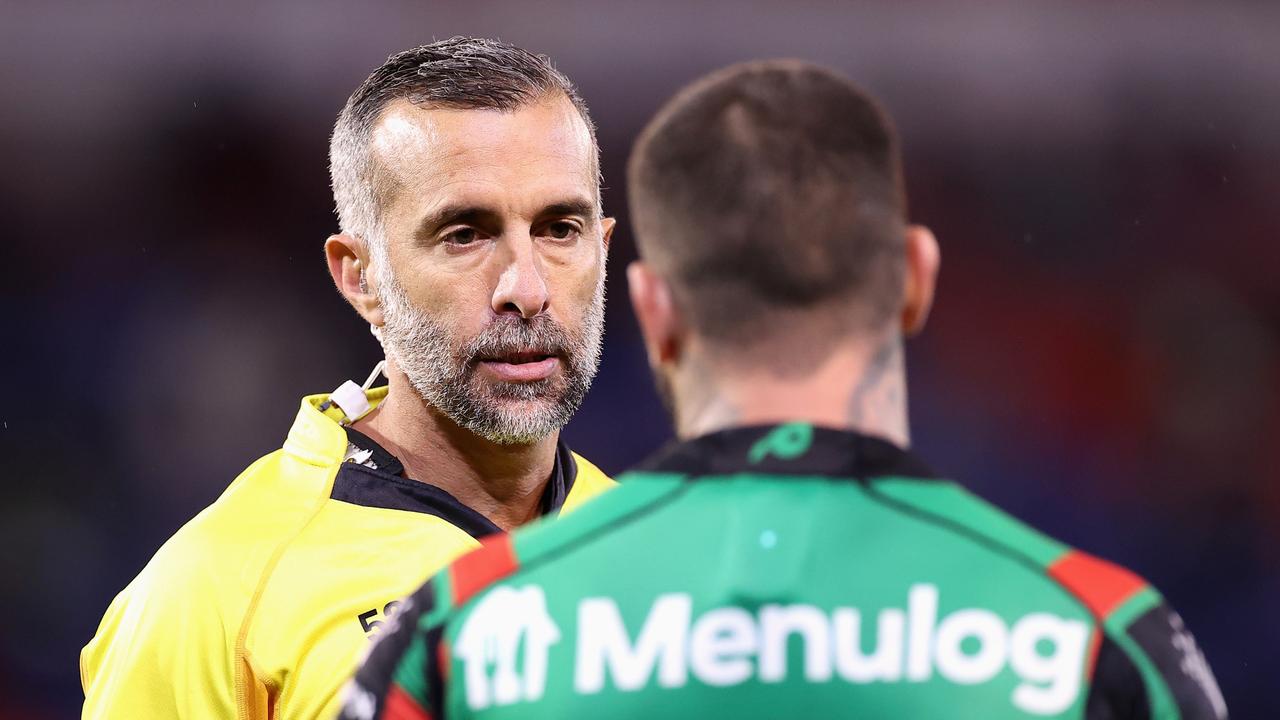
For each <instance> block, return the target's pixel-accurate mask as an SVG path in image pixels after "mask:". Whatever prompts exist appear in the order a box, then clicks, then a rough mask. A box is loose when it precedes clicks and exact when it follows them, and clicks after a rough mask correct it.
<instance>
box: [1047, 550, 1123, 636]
mask: <svg viewBox="0 0 1280 720" xmlns="http://www.w3.org/2000/svg"><path fill="white" fill-rule="evenodd" d="M1049 576H1050V577H1052V578H1053V579H1054V580H1057V581H1058V582H1060V583H1062V585H1063V586H1064V587H1066V588H1067V590H1069V591H1071V594H1072V595H1075V596H1076V597H1077V598H1079V599H1080V601H1081V602H1083V603H1084V604H1085V606H1086V607H1088V608H1089V610H1090V612H1092V613H1093V615H1094V617H1096V618H1098V622H1102V621H1103V620H1106V619H1107V616H1108V615H1110V614H1111V612H1112V611H1113V610H1115V609H1116V608H1118V607H1120V606H1121V605H1122V604H1124V601H1126V600H1128V599H1129V598H1131V597H1133V596H1134V595H1135V594H1136V593H1137V592H1138V591H1140V590H1142V589H1143V588H1144V587H1146V586H1147V583H1146V582H1145V581H1143V579H1142V578H1140V577H1138V576H1137V575H1134V574H1133V573H1131V572H1129V571H1128V570H1126V569H1124V568H1122V567H1120V566H1119V565H1115V564H1113V563H1109V562H1107V561H1106V560H1102V559H1100V558H1096V557H1094V556H1092V555H1089V554H1087V553H1082V552H1080V551H1079V550H1072V551H1071V552H1068V553H1067V554H1066V555H1063V556H1062V557H1060V558H1058V560H1057V561H1055V562H1054V563H1053V564H1052V565H1050V566H1049Z"/></svg>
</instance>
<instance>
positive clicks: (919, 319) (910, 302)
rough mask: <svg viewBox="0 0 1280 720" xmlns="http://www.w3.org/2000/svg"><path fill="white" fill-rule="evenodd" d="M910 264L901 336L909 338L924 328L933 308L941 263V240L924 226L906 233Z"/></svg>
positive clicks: (908, 263) (903, 305) (916, 226)
mask: <svg viewBox="0 0 1280 720" xmlns="http://www.w3.org/2000/svg"><path fill="white" fill-rule="evenodd" d="M906 241H907V242H906V251H907V258H906V260H907V262H906V267H905V272H906V277H905V282H904V283H903V303H902V318H901V322H902V334H903V335H904V336H907V337H910V336H912V335H915V334H916V333H919V332H920V331H921V330H923V329H924V323H925V320H927V319H928V318H929V309H930V308H931V307H933V291H934V288H935V287H936V286H937V282H938V266H939V265H940V264H941V262H942V255H941V251H940V250H939V249H938V239H937V238H935V237H934V236H933V233H932V232H931V231H930V230H929V228H927V227H925V226H923V225H909V226H908V227H907V233H906Z"/></svg>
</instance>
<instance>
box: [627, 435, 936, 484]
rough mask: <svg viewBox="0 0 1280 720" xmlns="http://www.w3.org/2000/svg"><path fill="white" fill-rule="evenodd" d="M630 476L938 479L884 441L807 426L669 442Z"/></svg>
mask: <svg viewBox="0 0 1280 720" xmlns="http://www.w3.org/2000/svg"><path fill="white" fill-rule="evenodd" d="M635 472H639V473H663V474H667V473H678V474H682V475H689V476H715V475H740V474H744V473H749V474H759V475H800V476H822V477H832V478H849V479H854V480H870V479H873V478H880V477H900V478H917V479H922V480H932V479H937V478H938V476H937V474H936V473H934V471H933V470H931V469H930V468H929V466H928V465H927V464H925V462H924V461H923V460H921V459H920V458H919V457H917V456H916V455H915V454H914V453H912V452H911V451H910V450H906V449H903V448H900V447H898V446H897V445H895V444H893V443H891V442H889V441H887V440H884V439H882V438H878V437H875V436H872V435H865V434H863V433H858V432H852V431H848V430H835V429H832V428H826V427H821V426H816V425H811V424H808V423H786V424H780V425H753V426H747V427H737V428H730V429H728V430H721V431H719V432H714V433H710V434H708V435H703V436H701V437H697V438H694V439H692V440H687V441H683V442H679V441H677V442H673V443H670V444H668V445H667V446H666V447H664V448H662V449H661V450H659V451H658V452H657V453H655V454H654V455H653V456H651V457H650V458H649V459H648V460H647V461H645V462H644V463H643V464H641V465H640V466H639V467H637V468H636V469H635ZM628 474H630V473H628ZM624 479H625V478H624Z"/></svg>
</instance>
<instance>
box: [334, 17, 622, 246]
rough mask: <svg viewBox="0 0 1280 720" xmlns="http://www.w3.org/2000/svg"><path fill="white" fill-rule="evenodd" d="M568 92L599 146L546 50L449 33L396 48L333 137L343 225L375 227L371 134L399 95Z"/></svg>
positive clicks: (439, 98) (479, 103) (467, 101)
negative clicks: (538, 51)
mask: <svg viewBox="0 0 1280 720" xmlns="http://www.w3.org/2000/svg"><path fill="white" fill-rule="evenodd" d="M556 93H562V94H563V95H564V96H565V97H567V98H568V99H569V101H570V102H572V103H573V106H574V107H575V108H577V110H578V113H579V114H580V115H581V116H582V120H583V122H585V123H586V125H587V130H588V132H590V134H591V144H592V147H593V148H594V155H593V158H592V162H593V164H594V167H593V168H592V170H593V172H594V173H595V175H596V177H597V178H598V177H599V167H600V160H599V146H598V144H597V142H596V132H595V125H594V124H593V123H592V122H591V115H590V113H589V112H587V105H586V103H585V102H583V100H582V97H581V96H580V95H579V94H578V90H577V88H575V87H574V85H573V83H572V82H570V80H569V78H568V77H566V76H565V75H564V73H562V72H560V71H559V70H557V69H556V68H555V66H554V65H552V63H551V59H550V58H548V57H547V56H545V55H535V54H534V53H531V52H529V51H527V50H523V49H521V48H518V47H516V46H515V45H510V44H508V43H504V42H500V41H498V40H490V39H487V38H474V37H461V36H457V37H451V38H449V39H448V40H440V41H438V42H434V43H431V44H430V45H422V46H420V47H415V48H412V49H409V50H405V51H403V52H398V53H396V54H394V55H392V56H391V57H389V58H387V61H386V62H385V63H383V64H382V65H381V66H380V67H378V69H376V70H374V71H373V73H372V74H371V75H369V77H368V78H366V79H365V81H364V82H363V83H361V84H360V87H358V88H356V91H355V92H354V93H352V94H351V97H350V98H349V99H348V100H347V104H346V105H345V106H344V107H343V108H342V112H341V113H340V114H339V115H338V121H337V123H336V124H335V125H334V128H333V136H332V137H331V139H330V142H329V175H330V179H331V181H332V184H333V198H334V203H335V205H336V206H337V213H338V222H339V225H340V227H341V228H342V231H343V232H346V233H348V234H350V235H355V236H358V237H366V238H367V237H368V236H369V235H370V234H373V233H374V232H375V231H376V228H377V194H376V191H375V184H374V171H375V168H374V164H373V161H372V156H371V152H370V148H369V140H370V136H371V134H372V132H373V128H374V126H375V125H377V123H378V120H379V118H381V117H382V113H383V111H384V110H386V108H387V106H388V105H390V104H391V103H392V102H393V101H395V100H401V99H403V100H408V101H409V102H411V103H414V104H418V105H424V106H429V107H442V108H454V109H461V110H473V109H492V110H515V109H517V108H520V107H522V106H525V105H528V104H530V103H534V102H537V101H539V100H541V99H543V98H544V97H546V96H548V95H553V94H556Z"/></svg>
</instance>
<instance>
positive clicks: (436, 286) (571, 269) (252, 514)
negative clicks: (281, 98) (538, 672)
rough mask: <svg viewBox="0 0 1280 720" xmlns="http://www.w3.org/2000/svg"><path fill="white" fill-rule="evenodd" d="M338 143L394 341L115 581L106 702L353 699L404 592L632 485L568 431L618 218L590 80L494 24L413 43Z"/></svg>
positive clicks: (343, 201)
mask: <svg viewBox="0 0 1280 720" xmlns="http://www.w3.org/2000/svg"><path fill="white" fill-rule="evenodd" d="M330 160H331V173H332V180H333V191H334V199H335V202H336V205H337V212H338V218H339V224H340V231H339V232H338V233H337V234H334V235H332V236H331V237H329V239H328V240H327V242H326V243H325V256H326V259H327V261H328V266H329V271H330V273H331V275H332V277H333V279H334V282H335V283H336V285H337V287H338V290H339V292H341V293H342V295H343V297H345V298H346V299H347V300H348V301H349V302H350V303H351V305H352V307H354V308H355V310H356V312H358V313H359V314H360V316H361V317H362V318H363V319H365V320H366V321H368V322H369V323H370V325H371V326H372V328H373V333H374V335H375V336H376V337H377V338H378V339H379V341H380V342H381V343H382V347H383V349H384V350H385V354H386V360H385V363H380V364H379V368H378V369H375V372H374V374H373V376H371V377H370V381H369V382H366V383H365V386H364V387H361V386H358V385H356V384H355V383H353V382H348V383H344V384H343V385H342V386H341V387H339V388H338V389H337V390H335V391H334V392H333V393H330V394H328V395H314V396H310V397H307V398H304V399H303V401H302V406H301V409H300V411H299V413H298V416H297V419H296V421H295V423H294V426H293V428H292V429H291V430H290V432H289V436H288V439H287V440H286V442H285V444H284V447H283V448H282V449H281V450H278V451H276V452H274V453H272V454H270V455H268V456H267V457H265V458H263V459H261V460H259V461H258V462H255V463H254V464H253V465H251V466H250V467H249V469H247V470H246V471H245V472H244V473H243V474H242V475H241V476H240V477H239V478H238V479H237V480H236V481H235V482H234V483H233V484H232V485H231V487H230V488H229V489H228V490H227V491H226V493H224V494H223V496H222V497H221V498H219V499H218V500H217V501H216V502H215V503H214V504H213V505H212V506H210V507H209V508H207V509H206V510H205V511H204V512H202V513H201V514H200V515H198V516H197V517H196V518H195V519H193V520H192V521H191V522H189V523H188V524H187V525H186V526H184V527H183V528H182V529H181V530H179V531H178V533H177V534H175V535H174V537H173V538H171V539H170V540H169V542H167V543H166V544H165V545H164V546H163V547H162V548H161V549H160V550H159V552H157V553H156V555H155V557H154V558H153V559H152V560H151V562H150V563H148V565H147V566H146V567H145V568H144V569H143V570H142V572H141V574H139V575H138V577H137V578H136V579H135V580H134V581H133V582H132V583H131V584H130V585H129V586H128V587H127V588H125V589H124V591H122V592H121V593H120V594H119V595H118V596H117V597H116V599H115V600H114V601H113V602H112V604H111V607H110V608H109V609H108V610H107V613H106V616H105V617H104V618H103V621H102V624H101V626H100V627H99V629H98V633H97V635H96V636H95V637H94V638H93V640H92V641H91V642H90V643H89V644H88V645H87V646H86V647H85V649H84V651H83V652H82V654H81V677H82V680H83V683H84V689H85V695H86V700H85V706H84V716H85V717H92V718H99V717H103V718H105V717H121V718H124V717H128V718H139V717H165V718H242V719H251V718H267V717H271V718H277V719H281V718H313V717H321V716H331V715H332V714H334V713H335V712H336V709H337V698H336V695H337V691H338V689H339V687H340V686H341V684H342V682H343V680H344V679H345V678H346V677H347V676H348V675H349V674H350V673H351V671H352V670H353V669H354V667H355V664H356V660H357V658H358V657H359V655H360V654H361V652H362V651H363V649H364V647H365V645H366V644H367V640H368V638H369V637H372V636H373V635H375V634H377V633H378V631H379V629H380V628H381V626H382V625H383V623H384V622H385V621H386V620H387V618H388V617H389V616H390V615H391V614H392V613H394V611H395V607H396V605H397V599H398V598H400V597H402V596H404V595H406V594H408V593H409V592H410V591H411V590H413V589H414V588H415V587H417V586H418V585H419V584H421V582H422V580H423V579H424V578H425V577H426V576H427V575H429V574H430V573H432V572H434V571H435V570H437V569H439V568H440V567H442V566H444V565H445V564H446V563H448V562H449V561H450V560H452V559H453V558H455V557H457V556H458V555H460V554H462V553H463V552H464V551H466V550H468V549H470V548H473V547H475V546H476V545H478V544H479V540H480V539H481V538H483V537H485V536H488V535H493V534H496V533H500V532H501V531H505V530H509V529H511V528H514V527H517V526H519V525H522V524H524V523H527V522H529V521H531V520H534V519H536V518H539V517H544V516H552V515H557V514H558V513H560V512H562V511H568V510H571V509H573V508H574V507H576V506H577V505H579V504H581V503H582V502H584V501H585V500H586V499H588V498H590V497H592V496H593V495H595V494H598V493H599V492H601V491H603V490H605V489H607V488H608V487H610V486H611V485H612V481H611V480H609V479H608V478H607V477H605V476H604V475H603V474H602V473H601V472H600V471H599V470H598V469H596V468H595V467H594V466H592V465H591V464H590V463H588V462H587V461H586V460H584V459H582V458H581V457H578V456H577V455H575V454H574V453H573V452H571V451H570V450H569V449H568V448H567V447H565V445H564V444H563V443H562V442H561V441H560V439H559V430H560V428H561V427H562V426H563V425H564V424H565V423H566V422H567V421H568V420H569V418H570V417H571V416H572V414H573V413H574V411H575V410H576V409H577V408H578V406H579V404H580V403H581V402H582V399H583V396H584V395H585V394H586V392H587V389H588V387H589V386H590V384H591V380H592V378H593V377H594V375H595V372H596V368H597V366H598V364H599V359H600V338H601V333H602V330H603V323H604V264H605V257H606V252H607V249H608V242H609V236H610V233H611V232H612V230H613V225H614V221H613V220H612V219H611V218H606V217H604V215H603V212H602V208H601V202H600V191H599V188H600V182H599V177H600V171H599V151H598V147H597V144H596V138H595V130H594V126H593V125H592V122H591V119H590V116H589V115H588V113H587V108H586V106H585V104H584V103H583V101H582V99H581V98H580V97H579V96H578V94H577V91H576V90H575V89H574V87H573V85H572V83H571V82H570V81H569V80H568V78H566V77H565V76H564V75H563V74H561V73H560V72H558V71H557V70H556V69H555V68H554V67H553V66H552V65H551V63H550V61H549V60H548V59H547V58H545V57H543V56H539V55H533V54H531V53H529V52H526V51H524V50H521V49H519V48H516V47H513V46H511V45H507V44H504V43H499V42H494V41H490V40H482V39H474V38H452V39H450V40H445V41H441V42H437V43H433V44H431V45H427V46H423V47H419V48H414V49H412V50H408V51H405V52H402V53H399V54H396V55H393V56H392V57H391V58H389V59H388V60H387V62H386V63H385V64H384V65H382V66H381V67H379V68H378V69H377V70H375V71H374V73H373V74H372V75H370V76H369V78H368V79H367V80H366V81H365V82H364V83H363V84H362V85H361V86H360V87H359V88H358V89H357V90H356V91H355V93H354V94H353V95H352V96H351V98H350V100H349V101H348V102H347V104H346V106H345V107H344V108H343V110H342V112H341V114H340V115H339V117H338V121H337V124H336V125H335V127H334V132H333V138H332V143H331V148H330ZM379 371H381V372H382V373H383V374H385V376H386V377H387V380H388V384H387V386H386V387H381V388H373V389H369V386H370V385H371V384H372V380H373V379H374V378H375V377H376V376H377V374H378V372H379Z"/></svg>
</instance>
